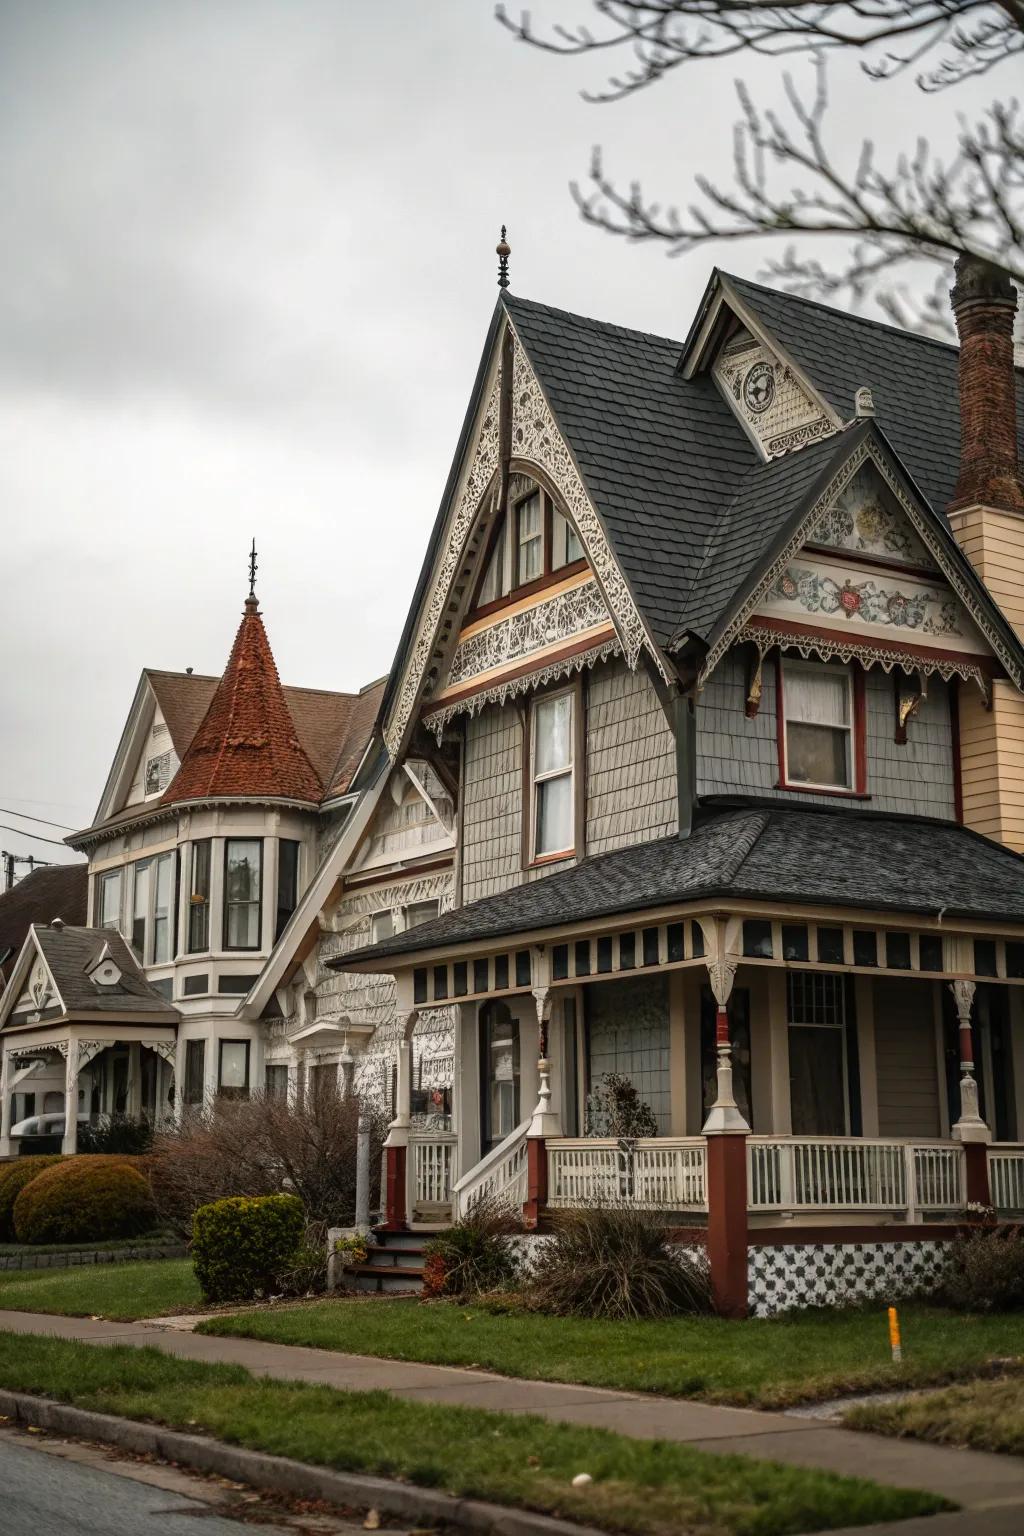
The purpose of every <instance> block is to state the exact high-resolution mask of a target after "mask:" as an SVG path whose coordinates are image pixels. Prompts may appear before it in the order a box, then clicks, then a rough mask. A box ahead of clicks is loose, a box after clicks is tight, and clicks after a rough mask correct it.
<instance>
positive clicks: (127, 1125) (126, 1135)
mask: <svg viewBox="0 0 1024 1536" xmlns="http://www.w3.org/2000/svg"><path fill="white" fill-rule="evenodd" d="M152 1145H153V1127H152V1126H151V1125H150V1123H149V1121H148V1120H132V1119H131V1118H130V1116H128V1115H102V1116H101V1117H100V1118H99V1120H97V1122H96V1124H95V1125H82V1126H80V1127H79V1130H78V1150H79V1152H84V1153H88V1154H90V1155H93V1156H94V1155H95V1154H97V1153H100V1154H104V1153H106V1154H110V1153H114V1154H115V1155H124V1154H125V1153H127V1154H128V1155H129V1156H132V1155H140V1154H144V1153H146V1152H148V1151H149V1150H150V1148H151V1147H152Z"/></svg>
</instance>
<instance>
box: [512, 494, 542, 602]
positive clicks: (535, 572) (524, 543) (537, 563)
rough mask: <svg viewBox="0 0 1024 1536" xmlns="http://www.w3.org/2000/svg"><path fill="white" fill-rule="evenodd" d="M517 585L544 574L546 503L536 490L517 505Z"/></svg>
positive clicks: (523, 584) (521, 585)
mask: <svg viewBox="0 0 1024 1536" xmlns="http://www.w3.org/2000/svg"><path fill="white" fill-rule="evenodd" d="M516 545H517V550H516V586H517V587H524V586H526V584H527V582H530V581H536V580H537V578H538V576H542V575H543V574H544V503H543V501H542V499H541V494H540V491H534V492H533V495H532V496H527V497H526V499H525V501H521V502H520V503H519V505H518V506H517V507H516Z"/></svg>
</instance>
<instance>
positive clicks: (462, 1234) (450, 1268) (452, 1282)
mask: <svg viewBox="0 0 1024 1536" xmlns="http://www.w3.org/2000/svg"><path fill="white" fill-rule="evenodd" d="M522 1229H523V1223H522V1220H521V1219H520V1218H519V1217H518V1216H517V1214H516V1213H515V1212H514V1211H513V1210H512V1208H511V1206H509V1205H508V1204H506V1203H505V1202H504V1201H501V1200H477V1201H476V1202H475V1203H474V1204H473V1205H472V1206H470V1208H469V1210H468V1211H467V1212H466V1215H465V1216H463V1217H462V1219H461V1220H460V1221H457V1222H455V1223H454V1225H453V1226H450V1227H448V1228H447V1229H446V1230H445V1231H444V1232H439V1233H438V1234H437V1236H436V1237H432V1238H431V1239H430V1242H429V1243H427V1244H426V1246H425V1247H424V1249H423V1257H424V1262H423V1289H424V1292H425V1293H426V1295H428V1296H477V1295H479V1294H480V1293H481V1292H484V1291H496V1290H500V1289H501V1288H502V1287H503V1286H507V1285H509V1284H510V1283H511V1282H512V1281H513V1280H514V1279H515V1276H516V1272H517V1270H518V1267H519V1266H518V1263H517V1260H516V1255H515V1252H514V1249H513V1246H512V1243H511V1241H510V1239H511V1238H512V1237H513V1236H514V1235H515V1234H516V1233H517V1232H521V1231H522Z"/></svg>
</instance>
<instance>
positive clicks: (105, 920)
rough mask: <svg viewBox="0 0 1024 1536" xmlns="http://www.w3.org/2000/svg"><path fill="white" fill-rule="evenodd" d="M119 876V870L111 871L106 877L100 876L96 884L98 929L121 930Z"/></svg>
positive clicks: (120, 874)
mask: <svg viewBox="0 0 1024 1536" xmlns="http://www.w3.org/2000/svg"><path fill="white" fill-rule="evenodd" d="M121 876H122V871H121V870H119V869H114V870H111V872H110V873H109V874H108V875H100V877H99V880H98V881H97V882H96V883H97V886H98V887H99V889H98V890H97V892H96V898H97V899H96V911H97V915H98V919H99V924H98V926H99V927H100V928H116V929H117V930H118V932H120V929H121Z"/></svg>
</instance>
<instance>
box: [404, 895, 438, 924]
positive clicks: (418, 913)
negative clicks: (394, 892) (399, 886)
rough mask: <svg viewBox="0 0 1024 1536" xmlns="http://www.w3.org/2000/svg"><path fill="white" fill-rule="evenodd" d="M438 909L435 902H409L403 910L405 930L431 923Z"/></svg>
mask: <svg viewBox="0 0 1024 1536" xmlns="http://www.w3.org/2000/svg"><path fill="white" fill-rule="evenodd" d="M439 907H440V903H439V902H437V901H411V902H410V903H409V905H408V906H407V907H406V909H405V926H406V928H407V929H409V928H419V927H420V925H421V924H422V923H432V922H433V921H434V918H435V917H436V916H437V914H438V911H439Z"/></svg>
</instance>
